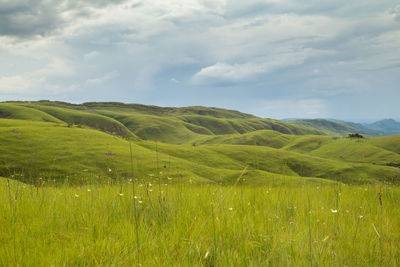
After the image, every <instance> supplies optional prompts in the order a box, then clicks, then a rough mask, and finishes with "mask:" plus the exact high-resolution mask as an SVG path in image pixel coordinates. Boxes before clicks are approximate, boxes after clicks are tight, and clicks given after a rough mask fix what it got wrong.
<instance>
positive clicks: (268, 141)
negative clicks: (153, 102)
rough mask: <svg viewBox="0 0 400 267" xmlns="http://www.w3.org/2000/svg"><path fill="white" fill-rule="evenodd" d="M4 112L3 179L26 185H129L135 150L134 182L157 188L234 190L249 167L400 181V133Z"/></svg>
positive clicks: (45, 109)
mask: <svg viewBox="0 0 400 267" xmlns="http://www.w3.org/2000/svg"><path fill="white" fill-rule="evenodd" d="M0 112H1V113H0V114H1V116H2V117H3V119H0V176H3V177H13V178H14V179H18V180H22V181H28V182H30V183H37V181H38V179H40V178H43V179H47V180H48V179H50V180H56V181H57V182H62V181H68V182H70V183H85V182H90V183H92V182H104V181H107V180H109V179H112V180H120V179H128V178H129V177H130V176H131V173H130V166H131V161H130V152H129V151H130V145H132V148H133V161H134V171H135V176H136V178H138V179H145V180H150V181H153V182H157V181H158V180H159V179H160V181H162V180H165V179H168V177H170V178H172V179H173V180H175V181H192V182H201V183H203V182H210V183H215V182H218V183H232V182H233V181H234V180H235V179H236V178H237V177H238V176H239V175H240V174H241V173H242V171H243V170H244V169H246V171H245V173H244V181H246V182H247V183H250V184H263V183H270V182H271V181H273V182H279V183H288V182H289V183H292V182H295V183H298V182H301V181H304V179H311V180H313V181H320V182H321V181H324V180H334V181H341V182H344V183H367V182H371V181H373V182H377V181H384V182H390V183H397V182H398V181H400V168H399V166H400V136H387V137H376V138H363V139H357V140H355V139H352V138H343V137H333V136H327V135H321V134H319V133H321V131H319V130H314V129H312V128H307V127H304V126H302V125H300V126H297V125H295V124H290V123H289V124H288V123H283V122H280V121H276V120H272V119H261V118H257V117H255V116H252V115H248V114H244V113H240V112H237V111H230V110H223V109H217V108H210V109H208V108H204V107H188V108H161V107H155V106H144V105H137V104H122V103H85V104H81V105H76V104H69V103H64V102H49V101H39V102H30V103H27V102H13V103H0ZM324 125H325V124H324ZM329 127H330V126H329ZM329 127H328V126H326V128H324V129H323V130H324V131H328V130H329V131H333V130H332V129H331V128H329ZM321 129H322V128H321ZM327 129H328V130H327ZM335 129H339V128H335ZM154 141H157V142H158V143H155V142H154Z"/></svg>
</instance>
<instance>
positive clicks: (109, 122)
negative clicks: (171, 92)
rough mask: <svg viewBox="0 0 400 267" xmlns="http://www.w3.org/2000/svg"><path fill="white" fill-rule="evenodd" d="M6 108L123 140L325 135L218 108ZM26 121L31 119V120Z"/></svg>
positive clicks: (51, 104) (19, 104) (99, 105)
mask: <svg viewBox="0 0 400 267" xmlns="http://www.w3.org/2000/svg"><path fill="white" fill-rule="evenodd" d="M4 105H8V106H10V107H13V108H14V109H17V108H30V109H31V110H37V111H38V112H41V113H43V112H44V114H45V113H47V114H48V115H50V116H51V117H54V119H57V120H58V121H59V122H60V121H63V122H65V123H69V124H77V125H85V126H88V127H91V128H94V129H97V130H101V131H104V132H107V133H112V134H115V135H118V136H122V137H132V136H134V135H137V136H138V137H140V138H141V139H144V140H153V141H158V142H164V143H172V144H186V143H195V142H196V141H198V140H201V139H203V138H204V136H208V135H222V134H243V133H249V132H253V131H257V130H274V131H277V132H281V133H285V134H296V135H305V134H323V133H322V132H321V131H319V130H316V129H312V128H307V127H303V126H297V125H291V124H287V123H283V122H281V121H278V120H273V119H263V118H258V117H255V116H253V115H249V114H245V113H241V112H238V111H234V110H226V109H219V108H206V107H184V108H170V107H157V106H146V105H139V104H123V103H116V102H101V103H96V102H89V103H83V104H79V105H78V104H70V103H65V102H51V101H37V102H10V103H5V104H4ZM4 118H7V117H4ZM15 118H17V119H18V118H20V119H24V117H15ZM26 119H28V120H30V117H29V116H27V117H26Z"/></svg>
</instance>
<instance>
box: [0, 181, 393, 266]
mask: <svg viewBox="0 0 400 267" xmlns="http://www.w3.org/2000/svg"><path fill="white" fill-rule="evenodd" d="M239 183H240V180H239ZM378 190H382V196H381V199H382V205H380V202H379V194H378ZM399 193H400V189H399V188H398V187H397V186H376V185H364V186H349V185H344V184H339V183H315V182H306V181H304V183H303V184H299V185H296V186H273V185H271V186H257V187H256V186H240V185H237V186H234V185H232V186H219V185H211V184H203V185H192V184H189V183H178V184H176V183H175V181H173V180H172V181H171V180H168V182H167V183H162V184H160V183H158V181H157V179H156V180H155V181H153V184H151V183H140V182H139V183H136V184H135V193H133V184H132V182H131V181H129V180H127V181H125V182H121V183H118V184H98V185H93V184H92V185H85V186H80V187H79V186H76V187H70V186H59V187H52V186H47V187H41V186H39V185H38V186H36V187H35V186H31V185H26V184H23V183H20V182H14V181H7V180H6V179H1V180H0V198H1V200H0V213H1V217H0V227H1V229H2V231H1V236H0V244H1V246H0V265H1V266H17V265H20V266H21V265H22V266H33V265H38V266H39V265H40V266H62V265H68V266H87V265H102V266H134V265H136V264H140V265H141V266H179V265H183V266H232V265H234V266H238V265H240V266H269V265H273V266H399V264H400V231H398V229H399V226H400V225H399V223H400V210H399V209H398V203H399V201H400V194H399ZM134 196H135V197H134ZM135 206H136V212H135Z"/></svg>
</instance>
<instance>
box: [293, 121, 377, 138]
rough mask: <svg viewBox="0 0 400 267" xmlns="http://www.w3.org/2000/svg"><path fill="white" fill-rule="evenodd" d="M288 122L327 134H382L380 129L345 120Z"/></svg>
mask: <svg viewBox="0 0 400 267" xmlns="http://www.w3.org/2000/svg"><path fill="white" fill-rule="evenodd" d="M287 123H289V124H292V125H298V126H305V127H309V128H314V129H317V130H319V131H321V132H323V133H325V134H327V135H332V136H347V135H348V134H350V133H360V134H365V135H370V136H375V135H379V134H381V132H380V131H377V130H374V129H370V128H368V127H365V126H363V125H362V124H359V123H353V122H345V121H331V120H325V119H310V120H294V121H288V122H287Z"/></svg>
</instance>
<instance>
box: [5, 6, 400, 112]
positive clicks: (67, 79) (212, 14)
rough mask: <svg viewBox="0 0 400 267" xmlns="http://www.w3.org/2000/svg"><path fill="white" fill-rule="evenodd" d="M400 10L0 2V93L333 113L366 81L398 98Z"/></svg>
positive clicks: (364, 89)
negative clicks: (267, 104) (264, 105)
mask: <svg viewBox="0 0 400 267" xmlns="http://www.w3.org/2000/svg"><path fill="white" fill-rule="evenodd" d="M399 10H400V9H399V5H398V3H397V1H391V0H382V1H378V0H356V1H352V2H351V3H349V2H348V1H344V0H339V1H334V2H332V1H325V2H321V1H316V0H306V1H302V2H301V3H300V2H299V1H295V0H280V1H277V0H265V1H259V0H254V1H248V2H246V1H239V0H227V1H225V0H212V1H211V0H202V1H199V0H168V1H165V0H152V1H150V0H145V1H136V0H118V1H106V0H101V1H72V0H70V1H67V0H62V1H57V2H56V1H44V0H43V1H21V0H17V1H14V2H11V1H1V0H0V14H1V15H0V53H1V55H2V59H3V62H1V63H0V96H3V97H5V96H6V95H8V96H9V95H10V94H11V93H14V95H15V96H16V97H18V95H19V96H20V97H21V96H24V97H33V98H34V97H39V96H41V97H46V95H51V96H54V97H56V96H57V93H58V94H59V96H60V97H61V96H62V97H65V99H71V98H74V99H75V100H74V101H80V100H79V99H81V100H82V101H86V100H118V101H128V102H129V101H134V102H146V101H148V103H152V104H160V105H176V106H179V105H191V104H202V105H217V106H225V107H229V108H239V109H242V110H244V111H246V109H247V111H249V112H257V114H258V115H261V116H268V113H271V114H279V116H284V112H285V111H284V110H281V111H280V110H279V107H280V106H283V105H284V103H287V104H290V105H292V106H293V107H296V108H293V109H291V111H290V114H292V113H295V110H296V109H299V110H302V112H307V114H309V116H311V114H313V113H318V112H319V113H320V114H323V115H326V116H331V117H335V112H334V108H332V107H334V106H335V105H338V104H339V103H341V102H343V99H344V98H349V99H353V101H356V100H357V95H358V94H366V93H371V92H373V90H376V88H379V89H380V90H382V92H384V93H385V92H386V93H387V94H391V95H392V96H393V97H395V96H398V97H400V95H399V93H396V90H395V89H394V88H397V87H396V86H397V85H396V84H399V83H400V78H398V77H400V70H399V65H400V37H399V36H400V35H399V33H400V30H399V29H400V21H399ZM26 62H29V64H27V63H26ZM11 64H12V65H13V67H9V66H10V65H11ZM110 88H113V90H110ZM384 93H383V94H384ZM228 96H229V97H228ZM375 98H376V99H379V96H375ZM267 100H268V101H267ZM366 102H368V101H366ZM241 103H247V104H246V105H245V104H241ZM263 103H269V104H270V105H271V106H273V107H274V108H273V109H265V108H261V107H259V106H262V105H263ZM307 105H310V106H311V107H313V108H311V109H307ZM359 105H363V104H362V103H360V104H359ZM256 106H258V107H259V108H257V107H256ZM249 107H252V110H250V108H249ZM365 110H366V111H368V109H365ZM392 110H394V111H397V112H400V111H399V108H398V107H397V106H394V105H393V108H392ZM288 113H289V111H288ZM337 114H339V113H337ZM321 116H322V115H321Z"/></svg>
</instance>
